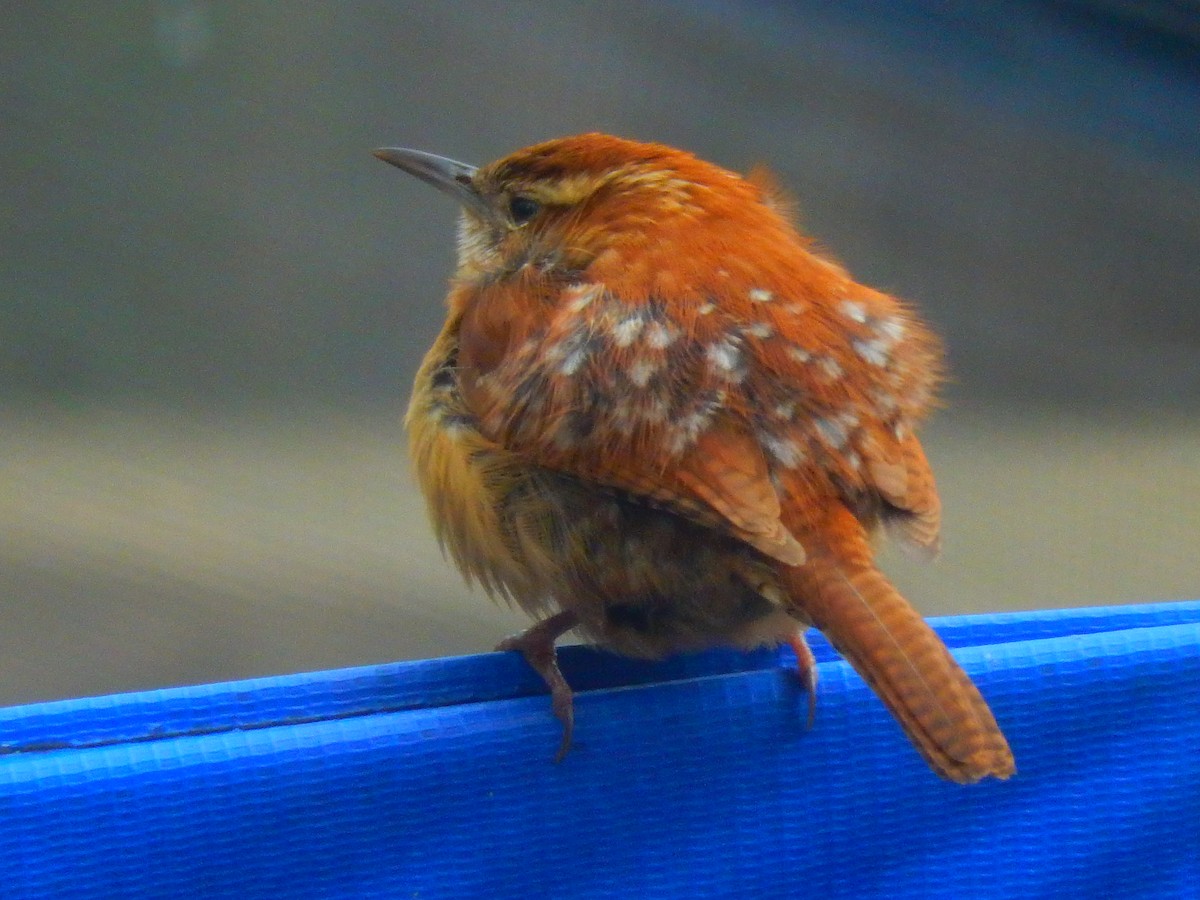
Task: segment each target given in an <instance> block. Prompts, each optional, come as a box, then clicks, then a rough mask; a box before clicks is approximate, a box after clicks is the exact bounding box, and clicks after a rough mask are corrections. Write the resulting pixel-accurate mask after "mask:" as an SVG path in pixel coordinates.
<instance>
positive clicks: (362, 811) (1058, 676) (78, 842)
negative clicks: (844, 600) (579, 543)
mask: <svg viewBox="0 0 1200 900" xmlns="http://www.w3.org/2000/svg"><path fill="white" fill-rule="evenodd" d="M933 624H934V625H935V627H936V628H937V629H938V631H939V632H940V633H941V634H942V635H943V637H944V638H945V639H946V641H947V643H948V644H950V646H951V647H952V648H954V652H955V655H956V656H957V658H958V659H959V660H960V662H961V663H962V664H963V666H964V667H965V668H966V669H967V671H968V672H969V673H970V674H971V675H972V677H973V678H974V679H975V681H976V683H977V684H978V685H979V687H980V689H981V690H982V692H983V693H984V695H985V696H986V697H987V698H988V700H989V702H990V703H991V705H992V708H993V709H994V710H995V713H996V718H997V719H998V721H999V722H1000V724H1001V726H1002V727H1003V728H1004V731H1005V733H1006V734H1007V735H1008V737H1009V740H1010V743H1011V744H1012V747H1013V750H1014V752H1015V754H1016V758H1017V766H1018V773H1017V775H1016V776H1015V777H1014V778H1013V779H1012V780H1010V781H1008V782H1003V783H1002V782H990V783H983V784H979V785H974V786H970V787H964V786H960V785H954V784H948V783H945V782H943V781H941V780H939V779H938V778H937V777H936V776H934V775H933V774H931V773H930V771H929V770H928V769H927V768H926V767H925V764H924V763H923V762H922V761H921V759H920V757H919V756H918V755H917V753H916V752H915V751H914V750H913V749H912V748H911V747H910V746H909V745H908V742H907V741H906V739H905V738H904V736H903V734H902V733H901V732H900V730H899V728H898V727H897V726H896V725H895V724H894V723H893V722H892V720H891V719H890V717H889V716H888V714H887V712H886V711H885V710H884V709H883V707H882V706H881V705H880V704H879V702H878V701H877V700H876V699H875V698H874V697H873V696H872V694H871V693H870V691H869V690H868V689H867V688H866V686H865V685H864V684H863V682H862V681H861V680H860V679H859V678H858V676H857V675H855V674H854V673H853V671H852V670H851V669H850V668H849V667H848V666H847V665H846V664H845V663H844V662H841V661H840V660H838V659H837V658H836V656H835V655H834V654H833V653H832V651H831V650H830V649H829V648H828V646H827V645H825V644H824V643H822V642H819V641H816V640H814V645H815V646H814V649H815V650H816V652H817V657H818V660H819V661H820V689H819V694H820V697H819V703H818V711H817V718H816V724H815V726H814V727H813V728H812V729H811V730H806V729H805V718H806V715H805V711H806V701H805V698H804V695H803V693H802V691H801V690H800V688H799V686H798V684H797V680H796V678H795V675H794V672H793V670H792V665H793V663H794V659H793V657H792V656H791V655H790V651H782V650H781V651H778V652H776V651H771V652H766V651H763V652H759V653H753V654H737V653H726V652H715V653H706V654H700V655H696V656H689V657H682V658H678V659H674V660H669V661H667V662H664V663H659V664H648V663H638V662H633V661H629V660H624V659H619V658H616V657H613V656H610V655H608V654H604V653H600V652H597V651H594V650H591V649H587V648H566V649H564V651H563V652H562V657H563V668H564V671H565V672H566V674H567V678H568V680H570V681H571V682H572V684H573V685H574V686H575V688H576V690H577V691H578V696H577V699H576V723H577V724H576V732H575V746H574V748H573V750H572V751H571V753H570V754H569V755H568V756H567V758H566V759H565V760H564V761H563V762H562V763H560V764H557V765H556V764H554V763H553V762H552V761H551V759H552V756H553V753H554V750H555V748H556V747H557V743H558V738H559V728H558V724H557V722H556V721H555V720H554V718H553V717H552V715H551V713H550V707H549V702H548V699H547V697H546V696H545V693H544V689H543V688H542V686H541V684H540V682H539V680H538V679H537V677H536V676H535V675H533V674H532V673H531V672H530V671H529V670H528V669H527V668H526V667H525V666H524V664H523V663H522V661H521V660H520V659H519V658H518V657H516V656H515V655H514V654H486V655H481V656H475V657H465V658H455V659H442V660H429V661H421V662H411V663H398V664H393V665H385V666H376V667H370V668H363V669H352V670H345V671H336V672H323V673H317V674H312V675H299V676H289V677H282V678H272V679H261V680H256V681H248V682H239V683H234V684H224V685H212V686H204V687H197V688H183V689H174V690H165V691H155V692H148V693H141V694H129V695H121V696H115V697H102V698H97V699H87V700H78V701H69V702H59V703H48V704H40V705H34V706H24V707H14V708H10V709H5V710H0V897H5V898H11V897H18V898H19V897H57V896H63V897H99V896H111V897H140V896H149V897H272V898H279V897H402V898H421V900H428V898H434V897H457V896H486V897H622V898H624V897H639V898H643V897H710V896H741V897H822V898H828V897H855V898H861V897H889V898H895V897H921V898H929V897H934V898H936V897H955V898H981V897H983V898H988V897H1003V898H1012V897H1048V898H1049V897H1072V898H1074V897H1105V898H1116V897H1200V602H1191V603H1177V604H1158V605H1152V606H1139V607H1121V608H1110V609H1086V610H1062V611H1051V612H1038V613H1016V614H1006V615H996V616H972V617H963V618H954V619H942V620H935V621H934V623H933Z"/></svg>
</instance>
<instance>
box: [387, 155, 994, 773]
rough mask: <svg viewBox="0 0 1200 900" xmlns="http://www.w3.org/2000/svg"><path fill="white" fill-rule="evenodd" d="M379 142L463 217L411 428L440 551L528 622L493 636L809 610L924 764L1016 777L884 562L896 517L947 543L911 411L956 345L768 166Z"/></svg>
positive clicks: (698, 632)
mask: <svg viewBox="0 0 1200 900" xmlns="http://www.w3.org/2000/svg"><path fill="white" fill-rule="evenodd" d="M374 154H375V156H376V157H378V158H379V159H381V160H383V161H384V162H387V163H389V164H391V165H394V166H396V167H398V168H400V169H401V170H403V171H405V172H407V173H409V174H410V175H413V176H415V177H417V178H418V179H421V180H422V181H425V182H427V183H428V184H430V185H432V186H433V187H435V188H437V189H439V190H440V191H442V192H444V193H446V194H448V195H450V196H451V197H452V198H454V199H455V200H456V201H458V203H459V204H460V205H461V212H460V219H459V226H458V240H457V267H456V269H455V272H454V274H453V276H452V279H451V282H450V288H449V293H448V296H447V298H446V307H447V315H446V321H445V324H444V326H443V328H442V330H441V332H440V333H439V334H438V335H437V337H436V339H435V340H434V342H433V345H432V347H431V348H430V350H429V351H428V353H427V354H426V356H425V358H424V360H423V362H422V363H421V365H420V367H419V370H418V372H417V375H416V378H415V381H414V385H413V391H412V396H411V400H410V403H409V407H408V412H407V414H406V417H405V425H406V430H407V433H408V439H409V452H410V456H411V460H412V464H413V466H414V469H415V474H416V479H417V481H418V483H419V485H420V488H421V490H422V492H423V494H424V496H425V499H426V503H427V506H428V510H429V514H430V518H431V521H432V525H433V528H434V531H435V533H436V535H437V537H438V539H439V541H440V543H441V545H442V547H443V550H444V551H445V552H447V553H448V555H449V556H450V557H451V558H452V559H453V560H454V562H455V563H456V564H457V566H458V568H459V569H460V570H461V572H462V573H463V575H464V576H465V578H466V580H467V582H468V583H478V584H479V585H480V586H481V587H482V588H483V589H484V590H485V591H486V592H487V593H488V594H490V595H492V596H493V597H495V598H498V599H503V600H507V601H510V602H513V603H515V604H516V605H517V606H519V607H520V608H522V609H523V610H524V611H525V612H526V613H528V614H530V615H531V616H532V617H533V618H534V620H535V622H534V624H533V625H532V626H531V627H530V628H528V629H527V630H526V631H524V632H522V633H520V634H518V635H515V636H513V637H510V638H508V639H507V640H505V641H503V642H502V643H501V644H500V645H499V647H498V648H497V649H499V650H511V651H518V652H520V653H521V654H522V655H523V656H524V658H525V659H526V660H527V661H528V663H529V665H530V666H531V667H532V668H533V669H534V670H535V671H536V672H537V673H538V674H539V675H540V676H541V677H542V679H543V680H544V681H545V683H546V685H547V687H548V689H549V692H550V697H551V704H552V709H553V711H554V713H555V714H556V715H557V717H558V718H559V719H560V721H561V723H562V741H561V744H560V746H559V751H558V754H557V756H556V759H562V757H563V755H564V754H565V753H566V752H567V750H568V748H569V747H570V745H571V741H572V733H573V725H574V712H573V694H572V691H571V688H570V686H569V684H568V683H567V681H566V679H565V678H564V677H563V674H562V672H561V670H560V669H559V666H558V662H557V653H556V649H555V641H556V640H557V639H558V638H559V637H561V636H562V635H564V634H565V633H566V632H568V631H571V630H573V629H574V630H576V631H577V632H578V633H580V634H582V636H584V637H585V638H586V639H587V640H589V641H591V642H592V643H594V644H596V645H599V646H601V647H604V648H606V649H609V650H612V651H613V652H616V653H618V654H623V655H626V656H630V657H636V658H646V659H658V658H663V657H666V656H669V655H671V654H676V653H682V652H690V651H698V650H702V649H706V648H711V647H733V648H744V649H750V648H754V647H759V646H779V645H785V644H786V645H790V646H791V647H792V648H793V649H794V650H795V652H796V660H797V662H796V667H797V672H798V675H799V677H800V678H801V680H802V682H803V684H804V686H805V687H806V688H807V691H808V696H809V704H810V706H809V722H810V725H811V720H812V712H813V706H812V704H813V703H814V702H815V700H814V698H815V695H816V664H815V661H814V658H813V655H812V653H811V651H810V650H809V648H808V645H807V643H806V642H805V640H804V637H803V633H804V630H805V629H806V628H808V627H809V626H815V627H816V628H817V629H818V630H820V631H821V632H822V633H823V634H824V635H825V636H826V637H827V638H828V640H829V641H830V643H831V644H832V645H833V646H834V647H835V648H836V649H837V650H838V651H839V652H840V653H841V654H842V655H843V656H844V657H845V658H846V659H847V660H848V661H849V662H850V664H851V665H852V666H853V667H854V669H855V670H857V672H858V673H859V674H860V675H861V676H862V678H863V679H864V680H865V681H866V682H867V684H868V685H869V686H870V687H871V688H872V689H873V690H874V691H875V693H876V694H877V695H878V697H879V698H880V699H881V700H882V702H883V703H884V704H885V705H886V706H887V708H888V709H889V710H890V711H891V712H892V714H893V716H894V717H895V719H896V720H897V721H898V722H899V724H900V726H901V727H902V729H903V730H904V731H905V732H906V733H907V735H908V737H909V739H910V740H911V742H912V743H913V744H914V745H915V747H916V749H917V750H918V751H919V752H920V753H921V755H922V756H923V757H924V759H925V760H926V762H927V763H928V765H929V766H930V768H931V769H932V770H933V771H934V772H936V773H937V774H938V775H940V776H942V777H943V778H946V779H948V780H950V781H954V782H960V783H972V782H976V781H979V780H981V779H983V778H986V777H994V778H998V779H1005V778H1008V777H1009V776H1010V775H1012V774H1013V773H1014V772H1015V764H1014V760H1013V754H1012V751H1011V750H1010V748H1009V745H1008V742H1007V741H1006V739H1005V737H1004V735H1003V733H1002V732H1001V730H1000V728H999V726H998V725H997V723H996V719H995V717H994V716H993V714H992V711H991V710H990V709H989V707H988V704H987V703H986V701H985V700H984V699H983V697H982V696H981V694H980V692H979V690H978V689H977V688H976V686H975V685H974V683H973V682H972V681H971V680H970V678H969V677H968V676H967V675H966V673H965V672H964V671H963V670H962V669H961V668H960V667H959V665H958V664H957V662H955V660H954V658H953V657H952V656H951V654H950V652H949V650H948V649H947V648H946V646H945V644H944V643H943V642H942V641H941V640H940V639H939V638H938V636H937V634H936V633H935V632H934V631H933V630H932V629H931V628H930V627H929V625H928V624H927V623H926V622H925V621H924V620H923V619H922V617H921V616H920V614H919V613H918V612H917V611H916V610H915V609H914V608H913V607H912V606H911V605H910V604H909V603H908V601H907V600H906V599H905V598H904V597H903V596H902V595H901V594H900V592H899V591H898V590H897V589H896V587H894V586H893V584H892V583H891V582H890V581H888V580H887V578H886V577H885V576H884V575H883V574H882V573H881V572H880V570H879V569H878V568H877V566H876V564H875V562H874V544H873V538H874V536H875V535H876V534H877V533H878V532H880V531H881V530H886V531H887V532H888V533H889V534H890V535H892V536H894V537H895V538H897V539H898V540H899V541H900V542H901V543H902V544H904V545H906V546H907V547H909V548H912V549H913V550H915V551H917V552H918V553H920V554H924V555H933V554H935V553H936V552H937V549H938V544H939V530H940V517H941V504H940V500H939V497H938V492H937V488H936V486H935V482H934V478H933V474H932V471H931V468H930V464H929V462H928V460H927V458H926V455H925V453H924V450H923V449H922V446H921V443H920V441H919V440H918V438H917V436H916V433H915V428H916V427H917V426H918V425H919V424H920V423H921V422H922V421H923V420H924V418H925V417H926V416H927V414H928V413H929V411H930V410H931V408H932V407H934V406H935V405H936V403H937V402H938V401H937V399H936V391H937V388H938V385H939V384H940V382H941V380H942V378H943V361H942V360H943V353H942V347H941V343H940V340H939V339H938V338H937V337H936V336H935V335H934V333H933V332H932V331H931V329H930V328H929V327H928V326H927V325H925V324H924V323H923V322H922V321H921V320H920V319H919V317H918V315H917V313H916V311H915V310H914V309H913V308H912V307H911V305H909V304H906V303H905V302H902V301H900V300H898V299H896V298H894V297H892V296H889V295H888V294H886V293H883V292H881V291H877V290H874V289H872V288H870V287H867V286H865V285H863V284H860V283H858V282H856V281H855V280H854V279H853V278H852V276H851V275H850V274H849V273H848V271H847V270H846V269H845V268H844V267H843V266H842V265H841V264H839V263H838V262H836V261H835V260H834V259H833V258H832V257H831V256H830V255H829V254H828V253H826V252H825V251H823V250H822V249H820V248H819V247H818V246H817V245H816V244H815V243H814V241H813V240H812V239H811V238H809V237H807V236H805V235H804V234H802V233H801V231H800V230H799V228H798V226H797V224H796V221H795V215H794V212H793V208H792V202H791V200H790V199H789V197H788V196H787V195H786V194H785V193H784V192H783V191H782V190H781V189H780V188H779V186H778V184H777V182H776V180H775V178H774V177H773V176H772V175H771V174H770V173H768V172H767V171H766V170H762V169H755V170H753V171H751V172H750V173H749V174H747V175H745V176H742V175H740V174H737V173H735V172H733V171H730V170H727V169H725V168H722V167H720V166H718V165H716V164H713V163H710V162H707V161H705V160H702V159H700V158H699V157H697V156H696V155H694V154H692V153H689V152H687V151H684V150H680V149H676V148H674V147H671V146H668V145H665V144H660V143H650V142H642V141H635V140H630V139H626V138H620V137H615V136H612V135H607V134H600V133H588V134H580V135H574V136H568V137H561V138H556V139H553V140H549V141H545V142H542V143H538V144H534V145H532V146H529V147H526V148H524V149H521V150H517V151H516V152H513V153H511V154H510V155H508V156H505V157H503V158H501V159H498V160H496V161H495V162H492V163H490V164H487V165H484V166H481V167H475V166H472V165H468V164H465V163H461V162H457V161H455V160H452V159H448V158H445V157H441V156H436V155H434V154H431V153H426V152H423V151H419V150H413V149H407V148H398V147H388V148H381V149H378V150H375V151H374Z"/></svg>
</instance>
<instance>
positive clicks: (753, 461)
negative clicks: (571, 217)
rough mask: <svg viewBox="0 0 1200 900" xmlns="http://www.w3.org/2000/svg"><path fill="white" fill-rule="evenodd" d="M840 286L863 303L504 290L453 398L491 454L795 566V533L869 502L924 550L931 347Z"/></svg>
mask: <svg viewBox="0 0 1200 900" xmlns="http://www.w3.org/2000/svg"><path fill="white" fill-rule="evenodd" d="M847 284H848V285H849V286H850V288H849V289H853V290H854V291H855V292H856V293H855V295H854V296H855V297H857V298H858V299H856V300H854V301H847V302H844V303H840V304H839V303H833V304H829V303H816V302H805V300H804V298H799V299H798V298H789V297H785V296H782V295H779V296H777V295H775V294H773V293H771V292H768V291H765V290H757V289H746V288H743V289H737V290H735V289H734V288H733V287H732V286H731V287H729V288H727V289H726V290H725V292H724V293H722V294H719V295H715V296H710V297H708V298H707V299H706V298H703V297H701V298H689V299H687V300H684V301H676V302H674V303H671V304H667V303H664V302H662V301H659V300H656V299H654V298H653V297H650V298H646V299H640V300H630V299H626V298H623V297H621V296H619V295H618V294H617V293H615V292H613V291H611V290H609V289H607V288H605V287H604V286H603V285H599V284H572V285H566V286H560V287H559V288H557V289H554V290H542V291H540V292H530V291H528V290H526V289H524V288H523V287H522V285H521V284H520V282H517V283H516V284H513V285H503V284H498V285H495V286H493V287H492V288H491V289H490V290H489V291H488V292H486V294H485V295H484V296H483V297H481V298H480V301H479V302H477V303H475V304H474V307H473V309H474V310H475V312H468V313H467V314H466V315H465V316H464V318H463V321H462V326H461V332H460V341H461V344H460V347H461V351H462V352H461V359H460V381H461V382H462V386H463V393H464V397H465V399H466V401H467V404H468V406H469V407H470V408H471V410H472V411H473V412H474V413H475V415H476V416H477V417H478V419H479V421H480V427H481V430H482V431H483V433H484V434H485V435H486V436H487V437H489V438H490V439H492V440H494V441H496V442H497V443H499V444H501V445H502V446H504V447H507V448H508V449H509V450H512V451H514V452H517V453H520V454H523V455H525V456H526V457H527V458H529V459H530V461H531V462H534V463H536V464H538V465H542V466H546V467H547V468H551V469H555V470H558V471H563V472H567V473H570V474H575V475H578V476H580V477H584V478H587V479H589V480H591V481H595V482H597V483H600V484H605V485H608V486H610V487H613V488H616V489H619V490H622V491H626V492H629V493H631V494H634V495H637V496H640V497H642V498H644V499H645V500H646V501H648V502H651V503H656V504H659V505H662V506H665V507H667V508H670V509H672V510H674V511H676V512H679V513H681V514H683V515H686V516H689V517H691V518H693V519H695V520H697V521H700V522H702V523H703V524H705V525H708V526H711V527H718V528H722V529H724V530H725V531H726V532H727V533H730V534H733V535H735V536H737V537H739V538H741V539H742V540H745V541H746V542H747V543H749V544H751V545H752V546H754V547H756V548H758V549H759V550H761V551H762V552H764V553H766V554H768V555H769V556H772V557H774V558H776V559H779V560H781V561H783V562H787V563H790V564H792V565H798V564H799V563H800V562H801V561H803V559H804V552H803V550H802V548H801V546H800V543H799V540H798V539H800V538H802V537H803V534H802V533H801V532H802V531H803V527H802V526H799V525H797V523H798V522H800V521H801V520H802V519H803V517H804V515H805V514H806V510H807V509H808V508H809V507H811V508H812V510H813V512H812V514H813V515H815V514H816V508H817V507H818V506H819V505H820V504H821V503H822V502H824V501H825V500H828V499H831V498H835V497H837V496H839V495H840V496H841V497H842V499H843V500H845V501H846V503H847V505H849V506H851V507H855V506H856V498H858V497H861V496H862V495H863V494H864V493H865V494H868V495H874V496H876V497H878V498H879V499H880V500H882V501H883V502H884V504H885V505H886V508H887V509H888V511H889V516H888V520H889V522H890V523H891V524H893V525H895V526H897V527H898V529H899V530H900V532H901V536H902V537H903V538H904V539H905V540H907V542H908V543H910V544H913V545H915V546H918V547H921V548H926V549H930V550H932V549H934V548H936V543H937V532H938V517H939V509H940V508H939V506H938V500H937V492H936V489H935V487H934V482H933V476H932V474H931V472H930V469H929V465H928V463H927V461H926V460H925V455H924V453H923V452H922V450H921V446H920V444H919V443H918V442H917V439H916V438H915V437H914V436H913V435H912V434H911V431H910V430H909V428H908V424H909V423H910V422H911V420H912V419H913V418H915V417H917V416H919V414H920V413H921V412H922V411H923V410H924V407H925V406H926V405H927V403H928V392H929V390H930V388H931V385H929V384H926V383H924V382H923V381H922V379H924V378H925V377H926V375H925V374H924V373H927V372H928V371H929V369H930V366H931V364H930V362H929V361H930V360H931V359H934V358H935V356H934V349H933V346H932V344H931V343H930V342H931V341H932V338H929V337H928V336H927V333H925V332H924V331H922V330H921V329H920V328H919V326H917V325H916V323H915V322H913V321H912V320H911V319H910V318H909V317H907V316H906V314H905V311H904V310H903V308H902V307H901V306H900V305H899V304H897V303H896V301H894V300H892V299H891V298H890V297H887V296H886V295H883V294H879V293H876V292H874V291H870V290H869V289H866V288H862V287H861V286H858V285H854V284H853V282H849V281H848V280H847ZM781 501H782V502H783V503H785V504H788V505H790V507H792V509H791V512H790V513H789V515H787V516H784V517H783V518H786V519H787V520H788V521H789V522H790V523H792V525H793V529H792V530H789V528H788V527H786V526H785V525H784V524H783V522H782V521H781ZM798 507H799V509H798ZM796 528H800V531H797V530H795V529H796Z"/></svg>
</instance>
